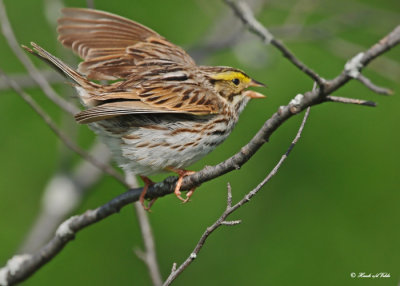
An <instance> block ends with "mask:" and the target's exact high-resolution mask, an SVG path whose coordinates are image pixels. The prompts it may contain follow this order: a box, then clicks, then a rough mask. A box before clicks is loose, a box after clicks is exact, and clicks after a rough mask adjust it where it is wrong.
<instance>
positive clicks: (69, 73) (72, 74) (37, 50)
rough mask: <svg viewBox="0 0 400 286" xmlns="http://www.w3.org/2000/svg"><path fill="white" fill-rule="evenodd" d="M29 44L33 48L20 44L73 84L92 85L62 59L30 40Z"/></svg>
mask: <svg viewBox="0 0 400 286" xmlns="http://www.w3.org/2000/svg"><path fill="white" fill-rule="evenodd" d="M31 45H32V47H33V49H31V48H29V47H27V46H24V45H22V48H24V49H25V50H26V51H28V52H29V53H31V54H33V55H35V56H36V57H38V58H39V59H41V60H43V61H44V62H46V63H47V64H49V65H50V66H52V67H53V68H54V69H56V70H57V71H58V72H60V73H61V74H62V75H63V76H65V77H67V78H68V79H69V80H71V81H72V82H73V83H74V84H76V85H78V86H82V87H86V86H88V85H92V83H91V82H89V81H88V80H87V79H85V78H84V77H83V76H82V75H80V74H79V73H78V72H76V71H74V70H73V69H72V68H70V67H69V66H68V65H67V64H65V63H64V62H63V61H61V60H60V59H58V58H57V57H55V56H53V55H52V54H50V53H49V52H48V51H46V50H45V49H43V48H42V47H40V46H39V45H37V44H36V43H34V42H31Z"/></svg>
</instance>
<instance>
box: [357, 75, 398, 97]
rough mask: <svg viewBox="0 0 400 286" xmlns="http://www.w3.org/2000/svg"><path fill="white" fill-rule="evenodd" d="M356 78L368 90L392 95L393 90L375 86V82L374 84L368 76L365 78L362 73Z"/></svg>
mask: <svg viewBox="0 0 400 286" xmlns="http://www.w3.org/2000/svg"><path fill="white" fill-rule="evenodd" d="M357 79H358V80H359V81H360V82H361V83H362V84H363V85H365V86H366V87H368V88H369V89H370V90H372V91H373V92H376V93H379V94H383V95H392V94H393V90H391V89H388V88H385V87H380V86H377V85H376V84H374V83H373V82H372V81H371V80H370V79H369V78H367V77H366V76H365V75H363V74H359V75H358V76H357Z"/></svg>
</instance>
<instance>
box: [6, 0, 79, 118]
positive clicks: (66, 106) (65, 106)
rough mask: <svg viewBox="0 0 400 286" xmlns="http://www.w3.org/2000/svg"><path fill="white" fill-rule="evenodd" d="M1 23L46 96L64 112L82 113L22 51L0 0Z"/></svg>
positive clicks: (13, 49) (10, 44) (15, 51)
mask: <svg viewBox="0 0 400 286" xmlns="http://www.w3.org/2000/svg"><path fill="white" fill-rule="evenodd" d="M0 23H1V28H2V31H3V35H4V37H5V39H6V41H7V43H8V45H9V46H10V49H11V50H12V51H13V52H14V54H15V56H16V57H17V58H18V59H19V61H20V62H21V63H22V64H23V65H24V66H25V68H26V70H27V71H28V73H29V75H30V76H31V77H32V78H33V79H34V80H35V82H36V83H37V84H38V85H39V86H40V88H41V89H42V90H43V92H44V94H45V95H46V96H47V97H48V98H49V99H50V100H52V101H53V102H54V103H55V104H57V105H58V106H59V107H60V108H61V109H62V110H64V111H66V112H68V113H70V114H76V113H78V112H79V111H80V109H79V108H77V107H76V106H75V105H73V104H72V103H70V102H68V101H66V100H65V99H63V98H62V97H60V96H59V95H58V94H57V93H56V92H55V90H54V89H53V88H52V87H51V86H50V84H49V83H48V81H47V80H46V78H45V77H44V76H43V75H42V74H41V73H40V72H39V70H38V69H37V68H36V67H35V66H34V65H33V63H32V61H31V60H30V59H29V58H28V57H27V55H26V54H25V53H24V52H23V51H22V49H21V47H20V45H19V44H18V41H17V39H16V37H15V34H14V32H13V30H12V27H11V24H10V21H9V20H8V17H7V13H6V8H5V6H4V3H3V0H0Z"/></svg>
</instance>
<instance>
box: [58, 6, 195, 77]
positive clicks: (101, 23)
mask: <svg viewBox="0 0 400 286" xmlns="http://www.w3.org/2000/svg"><path fill="white" fill-rule="evenodd" d="M62 13H63V17H62V18H60V19H59V20H58V24H59V25H58V29H57V30H58V33H59V37H58V39H59V41H60V42H61V43H62V44H63V45H64V46H66V47H68V48H71V49H72V50H73V51H74V52H75V53H77V54H78V55H79V56H80V57H81V58H82V59H84V62H82V63H81V64H80V65H79V69H78V71H79V72H81V73H83V74H85V75H86V76H87V77H88V78H90V79H97V80H102V79H105V80H113V79H125V78H126V77H127V76H129V75H130V74H131V71H132V67H133V66H140V65H147V66H151V65H153V66H156V65H167V64H174V63H178V64H183V65H194V64H195V63H194V61H193V59H192V58H191V57H190V56H189V55H188V54H187V53H186V52H185V51H184V50H183V49H182V48H180V47H178V46H176V45H174V44H172V43H170V42H169V41H167V40H166V39H165V38H163V37H162V36H160V35H159V34H157V33H156V32H154V31H153V30H151V29H149V28H147V27H145V26H143V25H141V24H139V23H136V22H134V21H131V20H129V19H126V18H123V17H120V16H118V15H114V14H111V13H107V12H103V11H99V10H93V9H83V8H64V9H63V10H62Z"/></svg>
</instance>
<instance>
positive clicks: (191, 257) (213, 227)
mask: <svg viewBox="0 0 400 286" xmlns="http://www.w3.org/2000/svg"><path fill="white" fill-rule="evenodd" d="M309 114H310V107H308V108H307V111H306V113H305V114H304V118H303V121H302V122H301V125H300V128H299V130H298V131H297V134H296V136H295V138H294V139H293V141H292V143H291V144H290V146H289V148H288V150H287V151H286V153H285V154H284V155H282V157H281V159H280V160H279V162H278V163H277V164H276V166H275V167H274V168H273V169H272V171H271V172H270V173H269V174H268V175H267V176H266V178H265V179H264V180H263V181H262V182H261V183H260V184H259V185H258V186H257V187H256V188H254V189H253V190H251V191H250V192H249V193H247V194H246V195H245V196H244V197H243V198H242V199H241V200H240V201H239V202H238V203H236V204H235V205H234V206H231V203H232V190H231V186H230V184H228V196H227V207H226V210H225V211H224V212H223V213H222V215H221V216H220V217H219V218H218V219H217V220H216V221H215V222H214V223H213V224H212V225H211V226H209V227H207V229H206V230H205V231H204V233H203V235H202V236H201V237H200V240H199V241H198V242H197V244H196V246H195V248H194V249H193V251H192V252H191V253H190V255H189V257H188V258H186V260H185V261H184V262H183V263H182V264H181V265H180V266H179V267H178V269H176V270H175V271H174V270H172V271H171V274H170V275H169V276H168V278H167V280H166V281H165V282H164V284H163V286H168V285H170V284H171V283H172V282H173V281H174V280H175V279H176V278H177V277H178V276H179V275H180V274H181V273H182V272H183V271H184V270H185V269H186V268H187V267H188V266H189V265H190V264H191V263H192V262H193V260H194V259H195V258H196V257H197V255H198V254H199V252H200V250H201V249H202V248H203V246H204V243H205V242H206V240H207V238H208V237H209V236H210V235H211V234H212V233H213V232H214V231H215V230H216V229H217V228H219V227H220V226H221V225H230V226H231V225H236V224H239V223H240V221H226V218H227V217H228V216H229V215H230V214H232V213H233V212H234V211H236V210H237V209H238V208H240V207H241V206H243V205H244V204H246V203H248V202H249V201H250V199H251V198H252V197H253V196H255V195H256V194H257V192H258V191H260V189H261V188H262V187H263V186H264V185H265V184H266V183H267V182H268V181H269V180H270V179H271V178H272V177H273V176H274V175H275V174H276V173H277V172H278V170H279V168H280V167H281V166H282V164H283V162H284V161H285V160H286V158H287V157H288V156H289V154H290V152H291V151H292V150H293V147H294V146H295V145H296V143H297V141H298V140H299V139H300V137H301V133H302V132H303V129H304V126H305V124H306V122H307V118H308V116H309Z"/></svg>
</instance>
